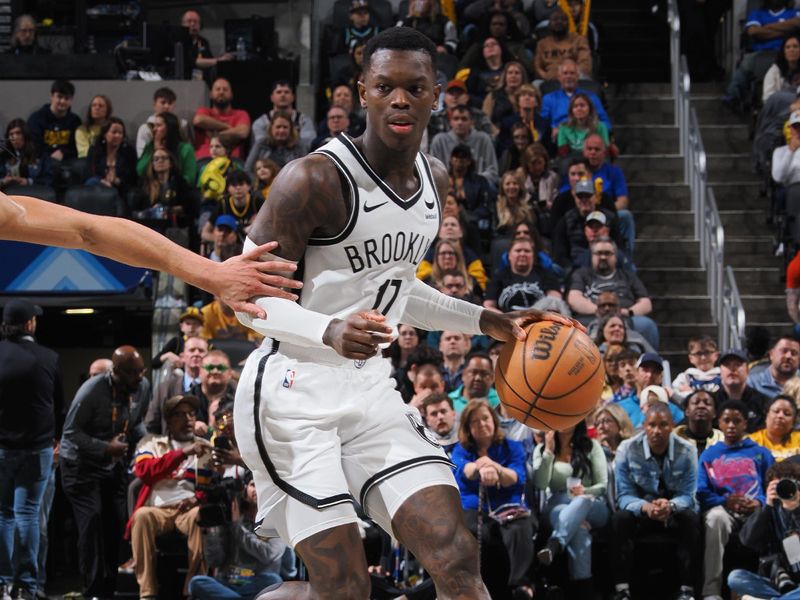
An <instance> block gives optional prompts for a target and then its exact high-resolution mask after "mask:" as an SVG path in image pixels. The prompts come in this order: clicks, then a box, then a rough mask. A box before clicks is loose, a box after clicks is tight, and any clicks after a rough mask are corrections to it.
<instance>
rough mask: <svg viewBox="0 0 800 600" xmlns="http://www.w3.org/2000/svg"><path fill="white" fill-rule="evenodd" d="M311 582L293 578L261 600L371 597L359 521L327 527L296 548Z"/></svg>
mask: <svg viewBox="0 0 800 600" xmlns="http://www.w3.org/2000/svg"><path fill="white" fill-rule="evenodd" d="M295 550H296V551H297V553H298V554H299V555H300V558H302V559H303V562H304V563H305V566H306V569H307V570H308V577H309V579H310V581H308V582H300V581H289V582H286V583H281V584H276V585H275V586H272V587H270V588H268V589H267V590H265V591H264V592H263V593H262V594H261V595H260V596H258V598H257V600H368V598H369V592H370V582H369V574H368V573H367V559H366V557H365V556H364V546H363V543H362V541H361V536H360V535H359V533H358V527H357V526H356V525H355V524H349V525H340V526H338V527H334V528H332V529H326V530H325V531H321V532H320V533H317V534H314V535H312V536H311V537H309V538H307V539H305V540H303V541H302V542H300V543H299V544H297V547H296V548H295Z"/></svg>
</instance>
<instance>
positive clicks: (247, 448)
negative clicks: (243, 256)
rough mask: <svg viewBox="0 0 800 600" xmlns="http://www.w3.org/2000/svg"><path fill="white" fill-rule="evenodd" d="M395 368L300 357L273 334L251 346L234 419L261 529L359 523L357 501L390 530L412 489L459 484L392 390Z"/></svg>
mask: <svg viewBox="0 0 800 600" xmlns="http://www.w3.org/2000/svg"><path fill="white" fill-rule="evenodd" d="M359 365H360V366H361V367H363V368H359ZM389 370H390V365H389V362H388V361H386V360H383V359H380V358H373V359H372V360H370V361H367V364H366V365H363V363H357V362H356V361H346V362H345V363H342V364H341V365H339V366H332V365H324V364H318V363H312V362H308V361H300V360H296V359H293V358H289V357H287V356H284V355H283V354H281V353H280V344H279V343H277V342H274V343H272V344H270V342H269V341H267V342H265V343H264V345H262V347H261V348H259V349H258V350H256V351H255V352H253V354H251V355H250V357H249V358H248V359H247V363H246V365H245V367H244V370H243V371H242V376H241V378H240V380H239V385H238V388H237V391H236V403H235V407H234V420H235V421H234V422H235V428H236V440H237V442H238V444H239V449H240V451H241V453H242V458H243V459H244V461H245V462H246V463H247V465H248V466H249V467H250V469H251V470H252V471H253V478H254V481H255V484H256V490H257V494H258V517H257V522H259V525H258V527H257V529H256V531H257V532H258V533H259V534H260V535H263V536H266V537H275V536H276V535H279V536H280V537H281V538H282V539H283V540H284V541H285V542H286V543H287V544H290V545H291V546H295V545H297V544H298V543H299V542H300V541H302V540H304V539H306V538H308V537H310V536H311V535H314V534H315V533H319V532H320V531H323V530H325V529H330V528H332V527H336V526H338V525H343V524H347V523H355V522H357V521H358V517H357V516H356V512H355V510H354V508H353V500H356V501H358V503H359V504H360V505H361V507H362V508H363V509H364V511H365V512H366V513H367V515H368V516H369V517H370V518H371V519H373V520H374V521H375V522H376V523H377V524H378V525H379V526H381V527H382V528H383V529H384V530H386V531H387V532H389V533H391V520H392V518H393V517H394V514H395V513H396V512H397V510H398V509H399V508H400V506H401V504H402V503H403V502H404V501H405V500H406V499H408V498H409V497H410V496H411V495H412V494H414V493H415V492H417V491H419V490H421V489H423V488H425V487H429V486H434V485H450V486H453V487H457V486H456V483H455V479H454V477H453V472H452V463H451V462H450V460H449V459H448V458H447V455H446V454H445V452H444V450H442V448H441V447H440V446H439V444H438V443H437V442H436V440H435V438H433V436H432V434H431V433H430V432H429V431H428V430H427V429H426V428H425V427H424V425H423V424H422V420H421V418H420V415H419V412H418V411H417V409H415V408H413V407H410V406H408V405H406V404H405V403H404V402H403V400H402V398H401V396H400V394H399V393H398V392H397V391H396V390H395V389H394V385H395V384H394V380H393V379H391V378H390V377H389Z"/></svg>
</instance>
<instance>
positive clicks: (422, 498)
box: [392, 485, 489, 600]
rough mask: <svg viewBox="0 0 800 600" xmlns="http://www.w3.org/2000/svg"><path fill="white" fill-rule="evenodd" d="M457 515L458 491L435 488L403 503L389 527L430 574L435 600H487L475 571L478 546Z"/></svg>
mask: <svg viewBox="0 0 800 600" xmlns="http://www.w3.org/2000/svg"><path fill="white" fill-rule="evenodd" d="M461 515H462V511H461V501H460V499H459V496H458V490H456V489H455V488H452V487H450V486H446V485H437V486H432V487H429V488H425V489H422V490H420V491H419V492H417V493H415V494H414V495H412V496H411V497H410V498H409V499H408V500H406V501H405V502H403V504H402V506H400V508H399V510H398V511H397V513H396V514H395V515H394V518H393V519H392V528H393V529H394V533H395V536H396V537H397V539H399V540H400V541H401V542H402V543H403V544H404V545H406V546H407V547H408V549H409V550H410V551H411V552H412V553H413V554H414V556H416V557H417V559H419V561H420V562H421V563H422V566H423V567H424V568H425V570H426V571H427V572H428V573H430V575H431V577H432V578H433V581H434V583H435V584H436V592H437V594H438V598H439V600H489V592H488V591H487V590H486V586H485V585H484V584H483V581H482V580H481V575H480V572H479V570H478V543H477V541H476V540H475V537H474V536H473V535H472V534H471V533H470V532H469V530H468V529H467V527H466V525H464V520H463V518H462V516H461Z"/></svg>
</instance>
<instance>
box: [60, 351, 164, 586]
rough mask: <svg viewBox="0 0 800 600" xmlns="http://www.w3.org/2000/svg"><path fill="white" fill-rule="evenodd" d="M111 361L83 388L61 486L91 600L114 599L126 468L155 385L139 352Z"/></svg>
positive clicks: (75, 404)
mask: <svg viewBox="0 0 800 600" xmlns="http://www.w3.org/2000/svg"><path fill="white" fill-rule="evenodd" d="M111 362H112V368H111V372H109V373H106V374H104V375H98V376H96V377H92V378H91V379H89V380H87V381H86V382H85V383H84V384H83V385H82V386H81V387H80V388H79V389H78V392H77V393H76V394H75V399H74V400H73V401H72V404H70V407H69V412H68V413H67V418H66V421H65V422H64V433H63V435H62V437H61V483H62V486H63V488H64V493H65V495H66V496H67V498H68V499H69V501H70V504H71V505H72V511H73V514H74V516H75V528H76V529H77V531H78V569H79V571H80V573H81V575H82V577H83V582H84V588H83V595H84V596H85V597H86V598H91V597H93V596H97V597H101V598H111V597H113V596H114V590H115V587H116V578H117V565H118V564H119V560H118V559H119V548H120V544H121V542H122V533H123V531H124V529H125V520H126V519H127V516H128V507H127V502H126V497H127V490H128V469H127V465H128V460H129V459H130V457H131V449H132V448H134V447H135V444H136V442H137V441H138V440H139V439H140V438H141V437H142V436H143V435H144V434H145V431H144V425H143V419H144V415H145V413H146V412H147V406H148V404H149V402H150V382H149V381H148V380H147V379H145V378H144V373H145V367H144V360H143V359H142V356H141V355H140V354H139V352H138V351H137V350H136V349H135V348H133V347H132V346H121V347H119V348H117V349H116V350H115V351H114V354H113V355H112V358H111Z"/></svg>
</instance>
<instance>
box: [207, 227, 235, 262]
mask: <svg viewBox="0 0 800 600" xmlns="http://www.w3.org/2000/svg"><path fill="white" fill-rule="evenodd" d="M213 236H214V249H213V250H212V251H211V254H209V256H208V258H209V260H213V261H214V262H225V261H226V260H228V259H229V258H230V257H232V256H236V255H237V254H241V253H242V243H241V241H239V222H238V221H237V220H236V217H234V216H233V215H220V216H218V217H217V218H216V220H215V221H214V233H213Z"/></svg>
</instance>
